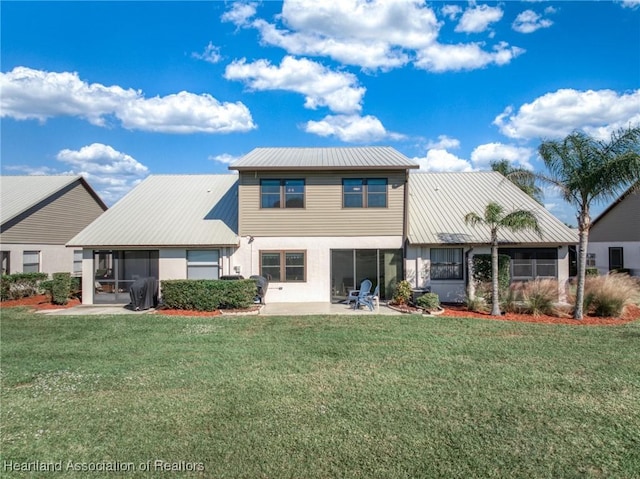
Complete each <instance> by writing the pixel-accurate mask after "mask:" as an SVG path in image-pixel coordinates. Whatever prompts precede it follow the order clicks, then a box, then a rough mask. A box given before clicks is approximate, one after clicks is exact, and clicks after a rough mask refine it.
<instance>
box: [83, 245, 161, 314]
mask: <svg viewBox="0 0 640 479" xmlns="http://www.w3.org/2000/svg"><path fill="white" fill-rule="evenodd" d="M159 256H160V255H159V252H158V250H130V251H126V250H124V251H121V250H100V251H94V252H93V271H94V279H95V282H94V297H93V302H94V304H128V303H129V302H130V296H129V288H130V287H131V285H132V284H133V283H134V282H135V281H136V280H138V279H140V278H148V277H154V278H156V279H158V271H159V268H158V263H159Z"/></svg>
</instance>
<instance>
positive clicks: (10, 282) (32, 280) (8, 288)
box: [0, 273, 49, 301]
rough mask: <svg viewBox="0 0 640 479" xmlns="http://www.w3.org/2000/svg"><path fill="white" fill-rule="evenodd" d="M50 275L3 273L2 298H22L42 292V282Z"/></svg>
mask: <svg viewBox="0 0 640 479" xmlns="http://www.w3.org/2000/svg"><path fill="white" fill-rule="evenodd" d="M48 277H49V276H48V275H47V273H14V274H5V275H2V279H0V282H1V285H0V295H1V297H0V299H2V300H3V301H4V300H8V299H20V298H26V297H29V296H34V295H36V294H40V293H41V291H42V290H41V288H40V283H41V282H42V281H45V280H46V279H47V278H48Z"/></svg>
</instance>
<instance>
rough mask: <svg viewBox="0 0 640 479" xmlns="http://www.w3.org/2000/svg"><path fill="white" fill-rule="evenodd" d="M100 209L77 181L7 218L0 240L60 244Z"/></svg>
mask: <svg viewBox="0 0 640 479" xmlns="http://www.w3.org/2000/svg"><path fill="white" fill-rule="evenodd" d="M102 212H103V210H102V208H101V207H100V205H99V204H98V203H97V202H96V200H95V199H94V198H93V196H91V194H89V192H88V191H87V190H86V189H85V188H84V186H82V184H81V183H80V181H78V182H75V183H73V184H72V185H70V186H69V187H68V188H65V189H63V190H61V191H60V192H59V193H57V194H54V195H52V196H51V197H49V198H48V199H47V200H46V202H45V203H44V205H41V206H39V207H37V208H34V210H28V211H27V212H26V213H25V214H22V215H19V216H18V217H16V218H15V220H12V221H10V222H9V224H8V225H7V227H6V229H3V231H2V234H0V242H1V243H6V244H17V243H40V244H62V245H63V244H65V243H66V242H67V241H69V240H70V239H71V238H72V237H73V236H75V235H76V234H77V233H78V232H80V230H82V229H83V228H84V227H85V226H87V225H88V224H89V223H91V222H92V221H93V220H95V219H96V218H97V217H98V216H100V214H102Z"/></svg>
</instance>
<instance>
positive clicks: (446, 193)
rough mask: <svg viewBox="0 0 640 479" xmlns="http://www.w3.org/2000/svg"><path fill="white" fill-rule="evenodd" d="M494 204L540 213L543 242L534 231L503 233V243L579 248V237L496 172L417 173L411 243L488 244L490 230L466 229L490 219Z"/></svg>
mask: <svg viewBox="0 0 640 479" xmlns="http://www.w3.org/2000/svg"><path fill="white" fill-rule="evenodd" d="M491 201H494V202H496V203H498V204H500V205H501V206H503V207H504V208H505V213H509V212H511V211H514V210H520V209H524V210H529V211H532V212H533V213H535V215H536V217H537V218H538V222H539V224H540V229H541V230H542V236H539V235H538V234H537V233H535V232H534V231H520V232H517V233H513V232H511V231H509V230H507V229H503V230H501V231H500V232H499V233H498V235H499V240H500V242H501V243H513V244H527V243H529V244H540V243H555V244H558V245H560V244H573V243H577V242H578V236H577V234H576V233H575V231H573V230H571V229H570V228H569V227H567V226H566V225H565V224H564V223H562V222H561V221H560V220H559V219H557V218H556V217H555V216H553V215H552V214H551V213H549V211H547V210H546V209H545V208H544V207H543V206H542V205H540V204H539V203H537V202H536V201H535V200H534V199H532V198H531V197H529V196H528V195H527V194H525V193H523V192H522V191H521V190H520V189H519V188H518V187H517V186H515V185H514V184H513V183H512V182H511V181H509V180H507V179H506V178H505V177H504V176H502V175H501V174H500V173H497V172H493V171H483V172H470V173H411V174H410V175H409V233H408V238H409V241H410V242H411V243H413V244H487V243H488V242H489V238H490V236H489V234H490V233H489V229H488V228H487V227H485V226H475V227H474V226H471V225H466V224H465V222H464V217H465V215H466V214H467V213H471V212H475V213H477V214H479V215H480V216H483V215H484V209H485V207H486V205H487V204H488V203H489V202H491Z"/></svg>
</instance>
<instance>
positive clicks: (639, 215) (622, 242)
mask: <svg viewBox="0 0 640 479" xmlns="http://www.w3.org/2000/svg"><path fill="white" fill-rule="evenodd" d="M587 267H591V268H598V272H599V273H600V274H606V273H608V272H609V271H612V270H618V269H626V270H629V273H630V274H631V275H632V276H640V190H639V188H638V185H637V184H636V185H635V186H632V187H631V188H629V189H628V190H627V191H625V192H624V193H623V194H622V195H621V196H620V197H619V198H618V199H617V200H616V201H614V202H613V203H612V204H611V205H610V206H609V207H608V208H607V209H605V210H604V211H603V212H602V213H601V214H600V215H599V216H598V217H597V218H596V219H595V220H594V221H593V223H592V224H591V229H590V231H589V245H588V247H587Z"/></svg>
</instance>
